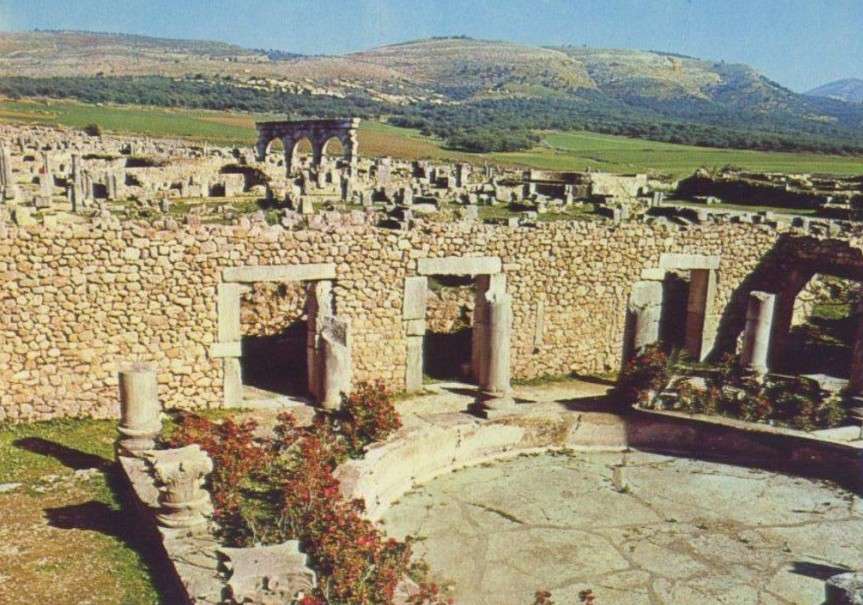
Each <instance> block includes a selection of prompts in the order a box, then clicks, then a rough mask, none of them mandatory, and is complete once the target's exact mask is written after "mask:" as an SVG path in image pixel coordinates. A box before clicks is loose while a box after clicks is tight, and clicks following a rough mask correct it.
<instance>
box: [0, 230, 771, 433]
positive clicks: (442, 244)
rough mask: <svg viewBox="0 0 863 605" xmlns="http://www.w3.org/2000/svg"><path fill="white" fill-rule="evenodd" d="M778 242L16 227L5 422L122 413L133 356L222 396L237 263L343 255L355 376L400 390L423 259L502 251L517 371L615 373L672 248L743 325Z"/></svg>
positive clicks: (216, 401) (618, 235) (171, 378)
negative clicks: (750, 292)
mask: <svg viewBox="0 0 863 605" xmlns="http://www.w3.org/2000/svg"><path fill="white" fill-rule="evenodd" d="M779 229H785V228H784V227H781V226H780V227H779ZM779 237H780V233H779V231H777V228H776V227H771V226H767V225H754V224H750V223H722V224H714V223H705V224H701V225H689V226H686V227H677V226H673V225H663V224H653V225H650V224H645V223H635V222H633V223H622V224H618V225H612V224H610V223H600V222H596V223H589V222H571V223H564V222H556V223H548V224H540V225H539V226H537V227H535V228H528V227H498V226H491V225H483V224H476V223H475V224H429V225H424V226H423V227H421V228H418V229H414V230H411V231H406V232H397V231H390V230H382V229H376V228H372V227H368V226H358V227H343V228H339V229H338V230H336V231H334V232H322V231H296V232H293V231H285V230H283V229H281V228H279V227H272V228H268V227H265V226H261V227H251V228H244V227H242V226H221V225H205V226H202V227H185V228H178V229H176V230H168V229H164V228H161V227H156V226H153V225H149V224H143V223H142V224H133V223H123V224H119V223H116V222H108V223H101V224H86V225H85V224H82V225H61V226H59V227H57V228H56V229H53V230H50V229H48V230H46V229H44V228H42V227H41V226H40V227H26V228H20V227H9V228H7V229H6V230H5V234H4V235H3V237H2V238H0V305H2V309H3V314H2V316H0V420H2V419H12V420H25V419H46V418H51V417H60V416H82V415H92V416H97V417H112V416H116V414H117V409H116V405H117V404H116V399H117V398H116V388H117V387H116V380H117V379H116V376H117V368H118V364H120V363H122V362H127V361H130V360H132V361H134V360H142V361H144V360H146V361H150V362H153V363H155V365H156V367H158V369H159V381H160V383H161V384H160V393H162V394H163V397H164V399H165V401H164V403H165V405H166V406H167V407H171V406H180V407H201V406H210V407H212V406H220V405H222V401H223V395H222V387H223V370H222V360H221V359H219V358H214V357H212V356H211V353H212V352H211V349H210V348H211V345H212V344H213V343H214V342H216V341H217V336H218V326H217V324H218V309H217V304H216V301H217V288H218V286H219V284H220V282H221V280H222V270H223V269H225V268H227V267H235V266H241V265H276V264H308V263H333V264H335V267H336V279H335V281H334V290H333V292H334V297H335V306H336V312H337V313H338V314H339V315H340V316H343V317H346V318H349V319H350V321H351V329H352V334H353V363H354V379H355V380H364V379H376V378H380V379H383V380H385V381H386V382H387V383H388V384H389V385H390V386H391V387H393V388H394V389H397V390H398V389H401V388H403V387H404V380H405V367H406V337H405V332H404V330H405V327H404V322H403V320H402V306H403V298H404V282H405V277H408V276H414V275H416V274H417V259H418V258H424V257H435V256H479V255H484V256H497V257H500V258H501V260H502V265H503V272H504V274H505V276H506V288H507V290H508V292H509V293H510V294H511V295H512V297H513V314H514V324H513V341H512V374H513V377H514V378H532V377H536V376H541V375H546V374H563V373H569V372H573V371H574V372H581V373H593V372H610V371H615V370H617V369H618V368H619V365H620V361H621V351H622V345H623V335H624V324H625V317H626V306H627V300H628V297H629V294H630V291H631V288H632V285H633V284H634V283H635V282H636V281H638V280H639V279H641V276H642V272H643V271H645V270H649V269H651V268H655V267H659V266H660V264H659V263H660V256H661V255H662V254H664V253H679V254H685V253H689V254H703V255H718V256H720V257H721V262H720V266H719V269H718V284H717V292H716V300H717V304H718V305H719V308H720V309H725V308H726V306H727V305H728V303H729V302H730V301H732V300H733V301H735V302H734V305H732V307H733V308H731V309H730V310H728V311H727V312H726V313H725V315H724V316H723V319H722V324H723V326H726V327H727V326H731V328H732V329H736V330H738V332H739V330H740V329H742V324H741V323H740V317H739V316H740V314H739V313H738V311H739V310H737V307H738V306H739V302H740V300H745V297H744V299H741V293H740V292H736V291H737V289H738V288H739V286H740V285H741V283H742V282H743V280H744V279H746V278H747V276H748V275H749V274H750V273H752V272H753V270H755V268H756V267H757V266H759V263H760V261H761V260H762V257H764V256H765V254H766V253H768V252H769V251H770V250H771V249H772V248H773V247H774V245H775V244H776V242H777V240H778V238H779ZM749 281H750V282H751V280H749ZM754 285H757V284H753V283H749V282H747V284H746V288H750V289H751V288H752V287H754ZM271 316H272V314H271ZM275 319H277V318H274V319H273V320H275ZM269 321H270V320H267V322H269Z"/></svg>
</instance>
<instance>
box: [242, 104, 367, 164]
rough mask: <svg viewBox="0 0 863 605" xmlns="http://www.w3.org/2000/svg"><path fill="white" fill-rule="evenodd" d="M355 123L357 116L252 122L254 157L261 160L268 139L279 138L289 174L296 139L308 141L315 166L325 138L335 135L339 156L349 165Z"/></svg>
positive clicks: (353, 154)
mask: <svg viewBox="0 0 863 605" xmlns="http://www.w3.org/2000/svg"><path fill="white" fill-rule="evenodd" d="M359 126H360V119H359V118H338V119H329V120H293V121H276V122H256V123H255V127H256V128H257V129H258V143H257V145H256V146H255V150H256V152H257V156H258V160H259V161H264V159H265V158H266V156H267V149H268V148H269V146H270V143H272V142H273V141H274V140H275V139H281V140H282V144H283V145H284V147H285V168H286V170H287V173H288V176H290V175H291V174H292V172H293V169H294V155H295V150H296V147H297V145H298V144H299V143H300V141H302V140H303V139H308V140H309V142H310V143H311V145H312V164H313V166H314V167H315V168H319V167H320V166H321V160H322V158H323V155H324V148H325V147H326V145H327V142H328V141H330V139H338V140H339V142H340V143H341V145H342V153H343V157H344V159H345V161H347V162H348V164H349V165H350V167H351V169H353V168H355V167H356V162H357V157H358V155H357V154H358V150H357V148H358V145H359V143H358V141H357V128H359Z"/></svg>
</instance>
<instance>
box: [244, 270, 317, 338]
mask: <svg viewBox="0 0 863 605" xmlns="http://www.w3.org/2000/svg"><path fill="white" fill-rule="evenodd" d="M307 298H308V294H307V292H306V286H305V284H303V283H302V282H287V283H283V284H279V283H273V282H261V283H255V284H251V285H250V286H249V291H248V292H246V293H245V294H243V296H242V299H241V301H242V302H241V306H240V326H241V330H242V334H243V336H272V335H274V334H279V333H281V332H283V331H285V330H286V329H287V328H288V327H290V326H291V324H293V323H295V322H297V321H300V320H302V319H303V316H304V315H305V312H306V309H305V306H306V300H307Z"/></svg>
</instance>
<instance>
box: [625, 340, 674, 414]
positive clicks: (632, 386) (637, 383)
mask: <svg viewBox="0 0 863 605" xmlns="http://www.w3.org/2000/svg"><path fill="white" fill-rule="evenodd" d="M668 370H669V360H668V356H667V355H666V354H665V353H664V352H663V350H662V348H661V347H660V345H658V344H655V345H650V346H647V347H645V348H644V350H643V351H642V352H641V353H639V354H638V355H636V356H635V357H633V358H632V359H630V360H629V361H628V362H627V363H626V366H625V367H624V368H623V371H622V372H621V373H620V377H619V379H618V382H617V386H616V387H615V394H616V396H617V397H618V399H620V400H621V401H622V402H624V403H626V404H629V405H631V404H633V403H648V402H649V400H650V399H652V396H653V395H654V394H656V393H657V392H659V391H661V390H662V389H663V388H664V387H665V385H666V384H668V380H669V371H668Z"/></svg>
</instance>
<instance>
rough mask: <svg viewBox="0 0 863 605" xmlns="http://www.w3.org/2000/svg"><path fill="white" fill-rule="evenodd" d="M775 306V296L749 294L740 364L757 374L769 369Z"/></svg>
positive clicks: (767, 293) (757, 293)
mask: <svg viewBox="0 0 863 605" xmlns="http://www.w3.org/2000/svg"><path fill="white" fill-rule="evenodd" d="M775 304H776V295H775V294H770V293H769V292H760V291H757V290H756V291H753V292H750V294H749V304H748V306H747V308H746V328H745V330H744V332H743V352H742V353H741V355H740V363H741V364H742V365H743V367H745V368H749V369H751V370H753V371H755V372H758V373H759V374H764V373H766V372H767V371H768V369H769V367H768V363H769V356H770V338H771V335H772V332H773V309H774V306H775Z"/></svg>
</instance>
